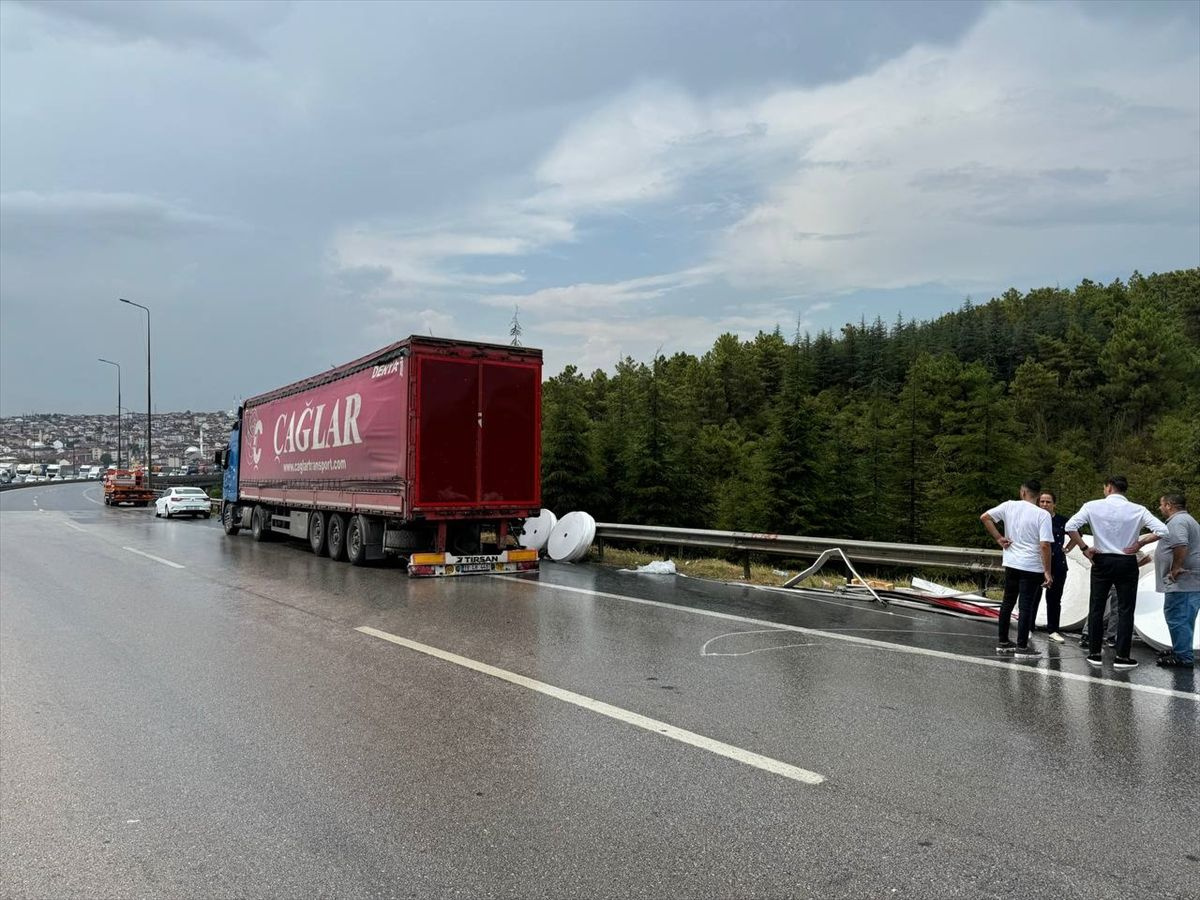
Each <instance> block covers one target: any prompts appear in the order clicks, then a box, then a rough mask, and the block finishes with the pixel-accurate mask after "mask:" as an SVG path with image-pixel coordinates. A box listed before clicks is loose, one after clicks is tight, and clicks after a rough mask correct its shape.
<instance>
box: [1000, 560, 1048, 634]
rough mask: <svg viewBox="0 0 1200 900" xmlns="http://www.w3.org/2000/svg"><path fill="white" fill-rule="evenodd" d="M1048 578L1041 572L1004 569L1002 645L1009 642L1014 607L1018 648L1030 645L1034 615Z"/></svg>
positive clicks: (1001, 622)
mask: <svg viewBox="0 0 1200 900" xmlns="http://www.w3.org/2000/svg"><path fill="white" fill-rule="evenodd" d="M1045 580H1046V577H1045V576H1044V575H1043V574H1042V573H1041V572H1026V571H1025V570H1024V569H1010V568H1009V567H1008V566H1005V567H1004V600H1003V601H1002V602H1001V604H1000V643H1004V642H1005V641H1007V640H1008V623H1009V622H1010V621H1011V619H1012V612H1013V609H1014V607H1015V608H1017V609H1018V610H1019V612H1018V613H1017V646H1018V647H1025V646H1028V644H1029V632H1030V631H1032V630H1033V614H1034V613H1035V612H1036V611H1037V605H1038V599H1039V598H1040V597H1041V594H1042V582H1043V581H1045Z"/></svg>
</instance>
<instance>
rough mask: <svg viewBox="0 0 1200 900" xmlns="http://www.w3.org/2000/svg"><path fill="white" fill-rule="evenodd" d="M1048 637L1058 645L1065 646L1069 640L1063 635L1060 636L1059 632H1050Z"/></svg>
mask: <svg viewBox="0 0 1200 900" xmlns="http://www.w3.org/2000/svg"><path fill="white" fill-rule="evenodd" d="M1046 637H1047V638H1049V639H1050V640H1052V641H1054V643H1056V644H1065V643H1066V642H1067V639H1066V638H1065V637H1063V636H1062V635H1061V634H1059V633H1058V632H1057V631H1052V632H1050V633H1049V634H1048V635H1046Z"/></svg>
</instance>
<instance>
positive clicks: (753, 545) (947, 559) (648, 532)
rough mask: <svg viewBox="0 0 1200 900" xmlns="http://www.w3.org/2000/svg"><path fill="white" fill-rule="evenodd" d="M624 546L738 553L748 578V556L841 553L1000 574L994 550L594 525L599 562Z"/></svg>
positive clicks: (870, 559) (883, 562) (880, 560)
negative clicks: (608, 545) (608, 550)
mask: <svg viewBox="0 0 1200 900" xmlns="http://www.w3.org/2000/svg"><path fill="white" fill-rule="evenodd" d="M606 541H608V542H617V541H621V542H625V543H642V544H657V545H659V546H669V547H705V548H709V549H715V550H732V551H738V552H740V553H742V554H743V555H742V562H743V567H744V568H745V570H746V575H747V577H749V570H750V554H751V553H769V554H773V555H775V556H795V557H804V556H820V555H821V554H822V553H824V552H825V551H826V550H832V549H835V548H837V549H841V550H842V551H843V552H845V553H846V555H847V556H849V557H850V558H851V559H853V560H854V561H855V562H856V563H871V564H874V565H882V566H913V567H916V568H943V569H967V570H970V571H972V572H1002V571H1003V570H1004V568H1003V566H1002V564H1001V558H1002V556H1001V553H1000V551H999V550H981V549H976V548H973V547H937V546H926V545H924V544H886V543H882V542H880V541H842V540H837V539H834V538H811V537H798V536H796V535H787V534H755V533H751V532H743V531H707V530H704V529H699V528H665V527H661V526H656V525H619V524H614V523H609V522H599V523H597V524H596V542H597V544H598V546H599V551H600V554H601V557H602V558H603V555H604V543H605V542H606Z"/></svg>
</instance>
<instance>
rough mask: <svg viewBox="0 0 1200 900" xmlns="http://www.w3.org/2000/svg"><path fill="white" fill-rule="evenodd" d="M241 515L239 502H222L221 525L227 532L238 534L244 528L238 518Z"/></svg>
mask: <svg viewBox="0 0 1200 900" xmlns="http://www.w3.org/2000/svg"><path fill="white" fill-rule="evenodd" d="M240 518H241V515H240V514H239V513H238V510H237V504H234V503H222V504H221V526H222V527H223V528H224V529H225V533H226V534H237V533H238V532H239V531H241V530H242V527H241V525H239V524H238V520H239V519H240Z"/></svg>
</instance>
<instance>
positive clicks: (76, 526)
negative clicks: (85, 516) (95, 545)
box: [63, 522, 87, 534]
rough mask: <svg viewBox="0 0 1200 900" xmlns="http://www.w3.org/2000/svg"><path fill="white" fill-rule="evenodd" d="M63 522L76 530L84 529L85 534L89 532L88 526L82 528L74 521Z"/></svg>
mask: <svg viewBox="0 0 1200 900" xmlns="http://www.w3.org/2000/svg"><path fill="white" fill-rule="evenodd" d="M63 524H64V525H66V526H67V527H68V528H74V529H75V530H76V531H82V532H83V533H84V534H87V529H86V528H80V527H79V526H78V525H76V524H75V523H74V522H63Z"/></svg>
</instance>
